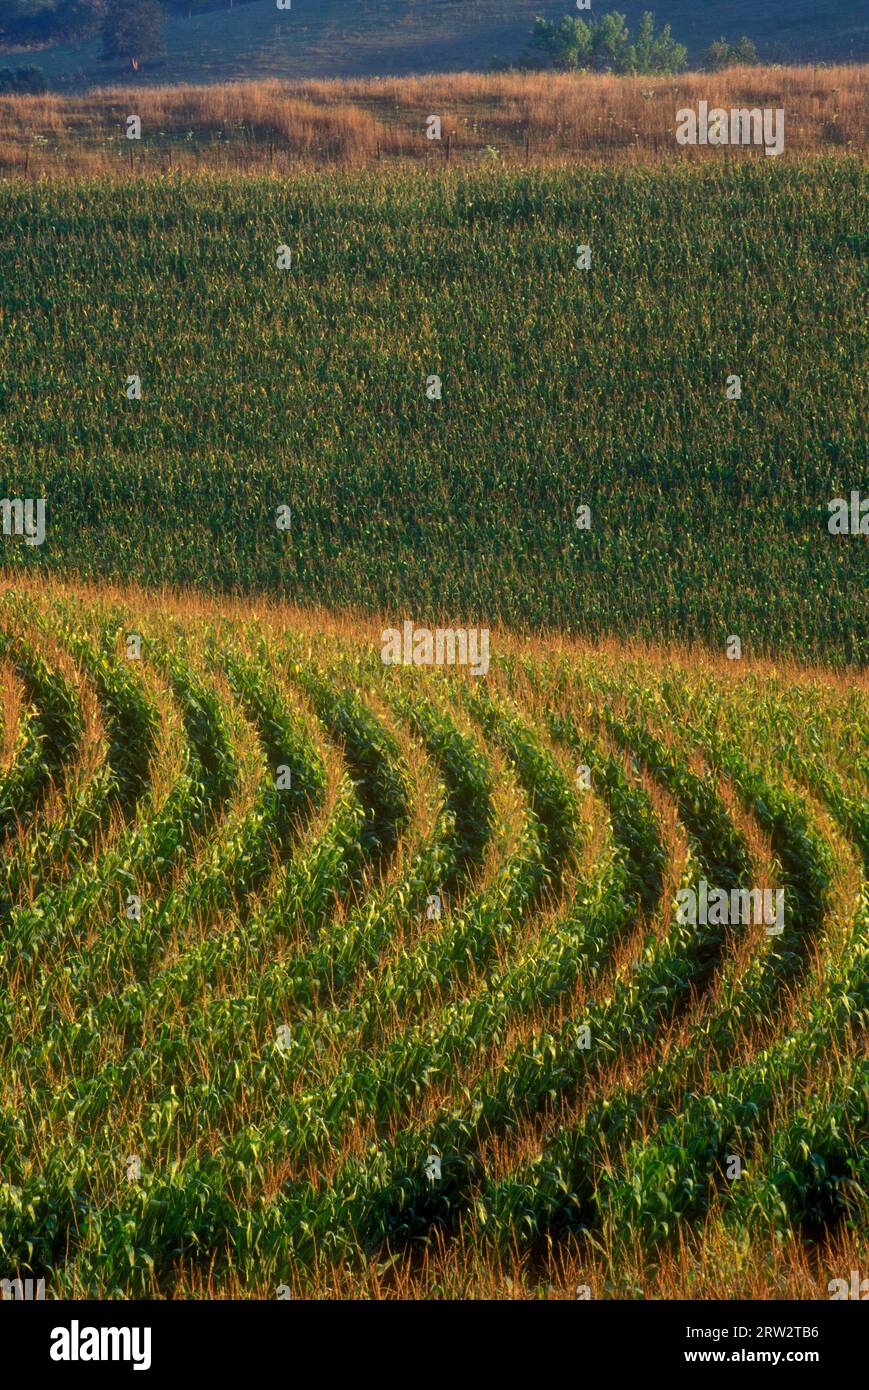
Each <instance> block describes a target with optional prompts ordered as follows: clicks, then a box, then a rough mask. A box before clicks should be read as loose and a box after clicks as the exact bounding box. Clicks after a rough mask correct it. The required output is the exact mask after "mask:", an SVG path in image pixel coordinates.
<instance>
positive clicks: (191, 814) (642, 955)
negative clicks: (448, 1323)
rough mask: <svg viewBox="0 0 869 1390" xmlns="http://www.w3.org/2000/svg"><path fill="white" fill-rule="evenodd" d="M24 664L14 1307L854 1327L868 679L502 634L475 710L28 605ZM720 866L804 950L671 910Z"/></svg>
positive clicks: (12, 1120)
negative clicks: (298, 1305)
mask: <svg viewBox="0 0 869 1390" xmlns="http://www.w3.org/2000/svg"><path fill="white" fill-rule="evenodd" d="M0 674H2V683H0V695H2V720H3V722H2V727H0V750H2V762H0V834H2V847H3V852H2V875H0V1011H2V1019H0V1058H2V1062H0V1077H2V1094H0V1275H3V1276H4V1277H9V1278H14V1277H21V1278H24V1277H27V1276H28V1275H36V1276H41V1277H45V1279H46V1285H47V1288H48V1289H49V1290H50V1293H51V1295H52V1296H57V1297H60V1296H87V1295H90V1296H113V1295H139V1296H141V1295H144V1296H153V1295H157V1294H172V1293H175V1294H209V1295H215V1294H220V1293H221V1292H226V1293H231V1294H233V1293H234V1294H238V1293H249V1294H256V1295H260V1296H275V1293H276V1291H279V1290H280V1291H281V1295H282V1296H288V1295H289V1294H291V1293H292V1294H305V1293H324V1292H366V1293H370V1292H374V1293H379V1294H384V1293H389V1292H400V1293H415V1294H425V1293H444V1292H446V1293H454V1294H455V1293H464V1294H468V1293H470V1294H474V1293H488V1294H491V1293H497V1292H502V1293H503V1292H506V1293H508V1294H512V1295H515V1294H516V1293H517V1292H522V1291H529V1290H537V1291H539V1290H541V1289H542V1290H549V1291H551V1292H553V1293H556V1294H557V1293H568V1294H569V1295H570V1296H575V1294H576V1290H577V1288H579V1289H580V1291H581V1296H582V1295H583V1294H585V1293H586V1292H588V1294H589V1295H590V1296H591V1297H606V1296H620V1297H624V1296H630V1295H635V1294H640V1293H643V1292H646V1293H654V1292H663V1293H668V1292H669V1293H671V1294H672V1293H676V1294H679V1295H681V1296H683V1297H691V1296H698V1295H700V1296H702V1295H708V1296H724V1295H725V1294H726V1293H727V1292H728V1291H732V1292H734V1293H736V1294H740V1293H741V1294H743V1295H745V1296H757V1294H758V1293H760V1294H764V1293H766V1294H768V1295H769V1296H781V1295H784V1296H788V1295H789V1294H790V1295H793V1294H797V1293H799V1294H807V1293H808V1294H809V1295H810V1296H811V1295H812V1294H814V1295H815V1296H821V1297H826V1296H827V1294H826V1288H827V1282H828V1280H829V1279H831V1278H833V1277H844V1278H846V1279H847V1277H848V1273H849V1269H850V1268H851V1267H852V1266H853V1264H854V1261H856V1260H859V1259H860V1257H861V1254H862V1257H863V1258H864V1260H865V1231H866V1213H867V1194H869V1154H867V1148H869V1144H867V1139H869V1130H867V1120H866V1110H867V1107H866V1098H867V1083H869V1068H867V1062H866V1058H865V1033H864V1029H865V1024H866V1016H867V1006H869V981H867V970H866V965H867V924H869V897H867V886H866V882H867V861H869V803H867V782H869V776H867V774H869V761H867V751H866V750H867V748H869V738H867V733H869V701H867V697H866V690H865V685H864V684H863V683H862V682H861V681H860V680H859V679H858V678H856V677H854V678H848V677H844V676H835V677H834V676H831V675H825V674H824V673H820V672H818V673H799V672H796V671H789V672H776V671H775V670H773V669H772V668H762V669H761V668H757V667H756V668H752V669H748V668H746V669H742V668H741V667H740V666H738V665H737V664H733V665H731V664H729V663H727V662H719V663H716V662H713V661H711V660H710V659H709V658H704V657H701V656H691V655H688V654H682V655H681V656H679V655H673V654H670V655H667V656H666V657H665V656H664V655H663V654H660V653H657V654H656V653H655V652H651V651H640V650H635V651H633V652H630V651H627V650H625V649H619V648H617V647H615V646H613V647H611V648H597V649H593V650H592V649H585V648H581V647H578V646H576V647H566V646H565V647H558V648H556V647H552V648H549V649H546V648H544V647H542V646H536V647H535V646H532V645H527V644H526V645H521V644H519V643H517V642H513V641H510V640H508V639H506V638H505V639H504V641H503V643H502V644H499V643H497V642H495V641H494V640H493V660H492V666H491V668H490V671H489V673H488V675H487V676H486V677H482V678H478V679H474V678H473V677H471V676H463V675H459V674H457V673H456V672H455V671H451V670H437V669H422V668H414V667H401V666H395V667H393V666H385V665H384V664H383V663H382V661H381V659H380V646H379V642H378V640H377V633H376V632H374V631H372V632H364V631H362V629H361V628H359V629H355V628H354V626H353V625H352V624H350V623H349V622H345V623H344V624H343V626H342V624H340V623H338V622H327V621H323V622H314V621H313V620H312V619H310V618H307V619H306V618H304V617H303V616H301V615H298V614H293V613H289V612H282V611H281V610H279V609H277V608H273V609H270V610H264V611H254V610H253V609H244V608H242V607H237V608H234V607H232V606H231V605H224V607H223V609H222V610H221V609H220V608H219V607H218V606H217V605H214V606H209V605H208V604H207V603H205V602H199V603H194V602H191V603H189V604H184V603H183V602H180V601H177V602H175V601H173V602H170V603H168V604H166V603H163V604H160V603H157V602H156V601H150V600H148V599H146V598H144V597H138V596H130V595H127V596H123V595H117V594H110V593H104V594H99V593H94V592H90V593H88V592H84V591H82V592H76V591H75V590H72V589H63V588H59V587H58V588H53V589H52V590H51V591H47V590H44V589H42V588H40V586H39V585H38V584H34V585H31V586H26V587H24V588H21V587H19V588H18V590H17V591H13V590H12V589H11V588H7V589H6V590H4V591H3V592H2V594H0ZM701 880H705V881H706V883H707V884H708V885H715V886H718V887H720V888H724V889H726V890H731V889H751V888H758V889H761V890H763V889H770V890H772V891H773V892H775V891H777V890H779V889H783V890H784V898H783V902H784V929H783V930H782V931H781V932H780V933H778V934H777V933H775V932H770V931H768V930H767V928H766V926H765V925H764V923H762V922H760V923H758V922H754V921H752V922H748V923H742V924H740V923H738V922H730V923H724V924H717V923H716V924H712V923H709V922H703V921H698V922H697V923H696V924H691V922H690V921H687V920H683V917H684V916H685V914H684V913H682V912H680V911H677V902H679V901H681V899H680V898H678V897H677V895H679V894H680V892H682V891H683V890H685V889H687V888H692V887H693V888H695V889H699V886H700V883H701ZM709 915H710V916H711V915H712V914H709ZM849 1262H850V1263H849Z"/></svg>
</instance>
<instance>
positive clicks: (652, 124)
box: [0, 63, 867, 179]
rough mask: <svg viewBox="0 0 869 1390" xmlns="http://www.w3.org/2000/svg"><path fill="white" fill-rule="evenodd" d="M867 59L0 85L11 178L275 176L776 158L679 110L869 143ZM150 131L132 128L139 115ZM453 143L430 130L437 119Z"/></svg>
mask: <svg viewBox="0 0 869 1390" xmlns="http://www.w3.org/2000/svg"><path fill="white" fill-rule="evenodd" d="M866 78H867V69H866V67H865V66H863V65H861V64H857V63H854V64H851V65H850V66H840V67H835V66H834V67H828V68H823V69H817V68H813V67H808V66H806V67H761V66H757V67H755V66H749V67H739V68H728V69H727V70H726V71H724V72H717V73H683V74H681V75H680V76H679V77H678V78H673V77H657V78H652V77H614V76H612V75H609V74H604V73H582V74H578V73H558V74H554V73H517V72H512V73H496V74H493V73H489V74H485V73H439V74H436V75H433V76H425V75H423V76H419V77H392V78H388V77H379V78H341V79H335V80H332V81H319V80H317V79H315V78H309V79H308V80H306V81H298V82H278V81H276V80H275V81H262V82H236V83H225V84H222V85H220V86H218V87H215V86H207V85H204V86H199V87H191V86H187V85H183V84H182V85H178V86H174V87H173V86H163V87H157V86H154V87H145V88H141V87H139V88H137V87H135V86H132V87H131V86H129V85H123V86H119V87H113V88H109V89H107V90H106V91H104V92H97V93H85V94H81V95H62V94H57V93H51V94H49V95H44V96H30V97H22V96H7V97H0V132H2V135H0V176H3V175H19V176H22V177H27V178H30V179H39V178H42V177H44V176H46V175H48V176H50V177H63V178H70V177H77V176H82V175H100V174H112V175H114V176H115V177H119V178H124V179H127V178H129V177H130V173H131V161H132V170H133V171H134V172H135V173H137V174H143V175H145V176H147V175H153V174H160V175H168V174H170V173H176V174H177V173H202V172H207V171H210V172H214V173H224V174H227V173H247V174H262V173H263V172H269V173H271V174H274V175H277V176H283V175H285V174H286V173H288V172H289V171H291V170H294V169H297V168H298V166H299V165H300V164H305V165H313V166H314V167H318V168H321V167H332V166H335V165H341V166H343V167H350V168H357V169H358V168H360V167H364V166H367V167H369V168H374V167H377V168H379V169H381V170H382V169H384V168H385V167H389V168H391V169H394V168H396V167H407V166H409V165H413V164H416V165H417V166H422V165H425V166H427V167H430V168H431V169H436V168H438V167H439V166H440V167H443V166H444V165H446V164H447V163H449V165H450V166H451V167H455V166H456V165H463V166H467V165H471V166H474V167H475V166H478V165H480V164H484V165H486V166H488V167H489V168H490V169H491V168H494V167H496V166H500V165H503V164H512V165H522V166H523V167H528V166H529V165H533V166H537V167H541V166H547V167H550V166H553V165H557V164H560V165H575V164H577V163H583V164H590V163H597V164H606V165H608V166H610V167H611V166H612V165H614V164H629V165H634V166H636V165H637V164H643V163H658V162H670V163H691V162H694V161H701V162H702V161H706V162H708V163H710V164H720V163H721V162H722V160H724V161H726V160H728V159H730V158H731V157H735V158H739V159H740V160H745V159H748V158H752V157H753V158H758V159H760V160H761V162H764V161H765V159H766V156H765V155H764V154H763V151H762V150H760V149H759V148H757V147H747V146H746V147H742V148H740V150H739V151H737V152H736V154H735V155H734V154H733V153H732V152H731V150H730V149H729V148H725V149H724V150H722V149H720V148H718V147H717V146H715V145H700V144H696V145H680V144H679V143H678V141H677V139H676V124H677V121H676V113H677V111H678V110H679V109H680V107H683V106H691V107H694V108H695V109H696V108H697V104H698V102H700V101H705V102H706V103H707V104H708V106H709V107H714V106H721V107H724V108H725V110H732V109H734V108H746V107H747V108H749V109H751V108H765V107H772V108H773V109H774V110H775V109H779V108H780V109H781V110H783V111H784V131H785V141H784V150H783V152H782V156H781V157H782V159H783V160H784V161H785V162H787V161H789V160H790V159H792V158H793V157H794V156H797V157H799V156H801V155H804V154H843V155H848V156H850V155H856V154H861V153H862V152H864V151H865V149H866V132H867V124H866V85H867V81H866ZM133 112H134V113H136V114H138V116H139V117H140V119H141V139H139V140H137V141H135V143H132V142H131V141H129V140H128V139H127V138H126V122H127V117H128V116H129V115H130V114H131V113H133ZM432 113H434V114H437V115H438V116H439V118H440V120H441V122H442V129H441V139H440V140H438V141H432V140H429V139H427V138H426V123H427V120H428V117H429V115H431V114H432Z"/></svg>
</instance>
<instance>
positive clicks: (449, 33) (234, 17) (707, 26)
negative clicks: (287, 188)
mask: <svg viewBox="0 0 869 1390" xmlns="http://www.w3.org/2000/svg"><path fill="white" fill-rule="evenodd" d="M649 8H651V9H653V10H654V12H655V14H656V16H657V18H658V20H659V22H660V23H669V24H670V25H671V26H672V30H673V34H674V37H675V38H677V39H679V40H680V41H681V42H682V43H685V44H686V45H687V46H688V50H689V55H690V59H691V61H692V63H696V62H697V61H698V60H699V58H700V55H701V53H702V51H703V49H704V48H705V47H706V45H707V44H708V43H709V42H710V41H711V40H712V39H714V38H718V37H720V36H721V35H724V36H725V37H726V38H728V39H731V40H735V39H737V38H738V37H740V35H742V34H747V35H748V36H749V37H750V38H751V39H753V40H754V42H755V43H756V45H757V48H758V51H759V54H760V56H761V58H763V59H766V60H767V61H774V62H778V61H781V62H834V61H865V60H866V59H867V58H869V22H867V8H866V5H865V3H864V0H787V2H785V0H774V2H772V3H771V2H770V0H767V3H765V4H764V5H762V6H761V5H758V4H757V3H756V2H755V0H718V3H716V4H708V3H702V0H658V2H657V3H655V2H654V0H613V2H612V3H603V2H601V3H597V0H593V4H592V13H595V14H599V13H604V12H606V11H608V10H613V9H617V10H620V11H622V12H623V13H624V14H626V15H627V17H628V20H629V22H630V23H632V24H635V23H636V21H637V20H638V19H639V16H640V15H641V13H642V12H643V10H645V9H649ZM536 14H540V15H544V16H546V17H547V18H558V17H560V16H562V15H565V14H576V9H575V8H574V4H573V0H554V3H553V0H292V9H291V10H286V11H281V10H278V9H277V7H276V3H275V0H256V3H251V4H242V5H238V4H236V5H235V6H234V8H229V7H227V8H225V9H220V10H212V11H208V12H206V13H204V14H200V15H195V16H193V17H192V18H189V19H188V18H186V17H183V18H177V17H176V18H173V19H171V20H170V21H169V22H168V23H167V25H166V29H165V37H166V45H167V49H168V53H167V56H166V58H165V59H163V60H161V61H160V62H159V63H154V64H151V65H145V64H143V65H142V67H143V70H142V71H141V72H140V74H139V78H138V79H137V80H141V81H147V82H161V83H166V82H169V83H174V82H223V81H228V80H231V79H238V78H246V77H249V78H261V77H291V78H305V77H353V76H374V75H384V76H387V75H403V74H407V73H413V72H419V73H423V72H450V71H461V70H463V69H470V70H481V69H482V70H486V69H488V68H489V67H491V66H492V64H495V63H509V62H515V61H516V60H517V59H518V58H519V56H520V54H521V53H522V52H523V50H524V48H525V46H526V43H527V40H528V36H529V34H530V31H531V27H532V23H533V20H534V16H535V15H536ZM99 49H100V43H99V40H98V39H91V40H89V41H87V42H83V43H77V44H64V45H57V46H56V47H53V48H48V49H41V50H38V51H33V50H29V51H28V52H27V54H26V55H25V54H23V53H22V52H21V51H20V50H14V49H7V50H6V52H5V53H3V54H2V55H0V64H5V65H7V66H8V65H14V64H15V63H17V62H25V61H26V62H33V63H37V64H38V65H39V66H40V67H42V68H43V70H44V72H45V74H46V76H47V77H48V79H49V81H50V83H51V85H52V86H55V87H60V88H70V89H84V88H87V87H90V86H94V85H106V84H108V83H114V82H118V81H121V80H123V81H128V80H129V78H130V76H131V74H130V72H129V68H128V66H126V65H125V64H124V63H121V62H103V61H101V60H100V59H99V57H98V53H99Z"/></svg>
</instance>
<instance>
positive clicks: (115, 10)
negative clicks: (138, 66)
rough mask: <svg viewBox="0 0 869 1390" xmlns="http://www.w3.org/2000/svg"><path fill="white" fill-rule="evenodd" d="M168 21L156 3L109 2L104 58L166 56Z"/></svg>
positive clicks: (154, 0)
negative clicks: (165, 26)
mask: <svg viewBox="0 0 869 1390" xmlns="http://www.w3.org/2000/svg"><path fill="white" fill-rule="evenodd" d="M165 21H166V14H165V11H164V10H163V7H162V6H161V5H159V4H158V3H157V0H109V5H108V8H107V10H106V15H105V19H104V20H103V26H102V39H103V47H102V52H101V54H100V57H101V58H128V59H130V60H131V61H132V60H135V61H136V62H138V61H139V59H141V58H159V57H160V56H161V55H162V54H164V53H165V52H166V45H165V43H164V42H163V33H162V28H163V25H164V23H165Z"/></svg>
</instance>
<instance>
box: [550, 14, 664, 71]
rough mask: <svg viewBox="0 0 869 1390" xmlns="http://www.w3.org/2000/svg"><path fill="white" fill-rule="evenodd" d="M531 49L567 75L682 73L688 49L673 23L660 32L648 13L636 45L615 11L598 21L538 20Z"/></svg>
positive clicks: (622, 17)
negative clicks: (675, 34) (673, 30)
mask: <svg viewBox="0 0 869 1390" xmlns="http://www.w3.org/2000/svg"><path fill="white" fill-rule="evenodd" d="M529 50H530V51H531V53H533V55H534V56H536V55H538V54H539V55H540V56H541V57H542V59H543V61H544V62H545V63H546V64H547V65H548V66H550V67H554V68H557V69H558V70H559V71H561V72H575V71H584V70H591V71H594V72H619V73H626V72H627V73H630V72H635V73H662V72H679V71H680V70H681V69H682V68H684V67H685V64H686V62H687V60H688V54H687V50H686V49H685V47H684V45H683V44H681V43H676V41H675V39H673V37H672V35H671V33H670V26H669V24H667V25H666V26H665V27H664V28H663V29H662V30H661V32H660V34H656V33H655V17H654V15H653V14H651V13H650V12H649V11H647V12H646V13H645V14H644V15H643V17H642V19H641V21H640V27H639V29H638V31H637V38H636V41H635V42H634V43H631V41H630V32H629V30H628V26H627V24H626V22H625V17H624V15H623V14H619V13H618V11H617V10H613V11H612V13H610V14H603V15H600V16H599V18H597V19H575V18H574V17H573V16H570V15H568V16H566V17H565V18H564V19H562V20H561V22H560V23H558V24H555V23H552V22H550V21H549V20H546V19H539V18H538V19H535V21H534V29H533V32H532V35H531V41H530V44H529Z"/></svg>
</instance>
